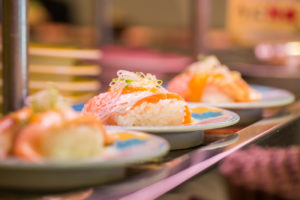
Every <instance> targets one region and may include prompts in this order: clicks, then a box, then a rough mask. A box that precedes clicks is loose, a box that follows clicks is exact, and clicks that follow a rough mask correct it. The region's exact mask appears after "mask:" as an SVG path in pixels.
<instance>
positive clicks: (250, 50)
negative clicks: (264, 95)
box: [29, 0, 300, 103]
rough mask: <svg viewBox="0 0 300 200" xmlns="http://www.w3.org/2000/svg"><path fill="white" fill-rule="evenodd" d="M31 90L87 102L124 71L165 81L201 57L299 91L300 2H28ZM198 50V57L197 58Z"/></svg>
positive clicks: (253, 79)
mask: <svg viewBox="0 0 300 200" xmlns="http://www.w3.org/2000/svg"><path fill="white" fill-rule="evenodd" d="M29 5H30V8H29V27H30V67H29V71H30V89H31V92H35V91H38V90H40V89H41V88H43V87H44V86H45V84H46V83H47V82H49V81H51V82H54V83H55V84H56V85H57V87H58V88H59V89H60V90H61V91H62V92H63V93H64V94H65V95H67V96H69V97H70V99H71V101H72V102H73V103H82V102H85V101H86V100H87V99H88V98H90V97H91V96H93V95H95V94H97V93H98V92H99V91H105V90H106V89H107V84H108V83H109V81H110V80H111V78H112V77H114V76H115V73H116V71H117V70H119V69H127V70H132V71H142V72H151V73H154V74H155V75H157V76H158V78H160V79H163V80H164V81H167V80H169V79H170V78H171V77H172V76H174V75H175V74H176V73H179V72H180V71H182V70H183V69H184V68H185V67H186V66H187V65H189V64H190V63H191V62H192V61H194V60H195V59H196V58H197V54H198V53H203V54H215V55H217V57H218V58H219V59H220V60H221V62H223V63H225V64H227V65H228V66H229V67H230V68H232V69H235V70H238V71H241V72H242V74H243V75H244V76H245V77H246V78H247V80H248V81H250V82H252V83H256V84H261V83H263V84H264V85H271V86H276V87H281V88H286V89H289V90H291V91H293V92H295V93H296V96H298V95H297V94H298V93H300V92H299V89H298V86H297V85H300V84H299V79H300V73H299V69H298V67H299V65H300V64H299V63H300V59H299V55H300V43H299V42H298V41H300V32H299V31H300V29H299V28H300V18H299V15H300V1H298V0H277V1H270V0H189V1H183V0H164V1H161V0H152V1H149V0H76V1H74V0H29ZM195 52H196V54H195Z"/></svg>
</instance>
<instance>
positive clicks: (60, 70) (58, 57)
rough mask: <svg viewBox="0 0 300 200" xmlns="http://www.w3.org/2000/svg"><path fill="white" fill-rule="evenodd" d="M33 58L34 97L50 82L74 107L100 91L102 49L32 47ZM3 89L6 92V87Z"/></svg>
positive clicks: (31, 63)
mask: <svg viewBox="0 0 300 200" xmlns="http://www.w3.org/2000/svg"><path fill="white" fill-rule="evenodd" d="M29 55H30V59H29V63H30V64H29V75H30V81H29V88H30V91H29V93H30V94H32V93H34V92H37V91H39V90H41V89H44V88H45V87H46V85H47V84H48V83H49V82H51V83H53V85H55V86H56V87H57V88H58V89H59V90H60V91H61V93H62V94H63V95H65V96H66V97H68V98H69V99H70V101H71V103H74V104H75V103H82V102H85V101H86V100H87V99H89V98H91V97H92V96H94V95H95V94H97V93H98V92H99V90H100V87H101V84H100V82H99V75H100V73H101V68H100V66H99V64H98V63H99V62H98V61H99V59H100V58H101V52H100V51H99V50H95V49H75V48H74V49H72V48H61V47H60V48H57V47H55V48H53V47H51V48H49V47H37V46H31V47H30V49H29ZM0 73H2V70H1V71H0ZM0 90H1V93H2V84H1V88H0ZM1 96H2V95H1ZM1 104H2V98H1Z"/></svg>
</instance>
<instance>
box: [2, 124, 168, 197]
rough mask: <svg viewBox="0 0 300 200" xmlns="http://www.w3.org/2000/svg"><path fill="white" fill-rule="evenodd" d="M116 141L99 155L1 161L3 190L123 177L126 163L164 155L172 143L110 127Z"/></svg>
mask: <svg viewBox="0 0 300 200" xmlns="http://www.w3.org/2000/svg"><path fill="white" fill-rule="evenodd" d="M108 134H112V135H114V137H116V138H117V139H116V140H115V142H114V143H113V144H111V145H109V146H107V147H105V148H104V150H103V152H102V153H101V155H99V157H98V158H94V159H90V160H84V161H72V162H54V161H52V162H50V161H45V162H43V163H29V162H25V161H22V160H19V159H17V158H8V159H6V160H1V161H0V177H1V179H0V187H1V188H2V189H18V190H29V191H30V190H32V191H33V190H34V191H61V190H69V189H76V188H82V187H88V186H93V185H99V184H104V183H108V182H111V181H115V180H118V179H121V178H123V177H124V176H125V168H126V166H129V165H132V164H134V163H142V162H144V161H149V160H152V159H154V158H157V157H160V156H163V155H165V154H166V153H167V152H168V150H169V144H168V142H167V141H166V140H164V139H163V138H161V137H158V136H154V135H150V134H146V133H142V132H136V131H128V130H120V129H118V130H108Z"/></svg>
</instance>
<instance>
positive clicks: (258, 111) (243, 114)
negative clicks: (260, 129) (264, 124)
mask: <svg viewBox="0 0 300 200" xmlns="http://www.w3.org/2000/svg"><path fill="white" fill-rule="evenodd" d="M251 87H252V88H253V89H255V90H256V91H258V92H260V93H261V94H262V99H261V100H260V101H256V102H233V103H205V105H210V106H216V107H220V108H225V109H229V110H231V111H233V112H235V113H237V114H238V115H239V116H240V118H241V120H240V122H239V124H238V125H239V126H245V125H249V124H251V123H253V122H255V121H257V120H258V119H260V118H261V117H262V115H263V109H266V108H276V107H282V106H285V105H288V104H290V103H292V102H293V101H295V96H294V95H293V94H292V93H291V92H289V91H287V90H283V89H278V88H273V87H267V86H259V85H251ZM203 104H204V103H196V102H189V105H191V106H201V105H203Z"/></svg>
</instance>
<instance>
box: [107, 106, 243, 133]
mask: <svg viewBox="0 0 300 200" xmlns="http://www.w3.org/2000/svg"><path fill="white" fill-rule="evenodd" d="M201 107H205V108H210V109H213V110H220V111H221V112H223V113H226V115H227V116H231V119H230V120H227V121H226V122H218V123H217V124H211V125H206V124H195V125H177V126H176V125H175V126H112V125H105V127H106V128H107V129H112V130H113V129H117V128H121V129H126V130H133V131H144V132H148V133H155V134H158V133H159V134H164V133H165V134H169V133H172V132H174V133H182V132H193V131H204V130H210V129H216V128H223V127H228V126H232V125H234V124H237V123H238V122H239V121H240V116H239V115H238V114H236V113H235V112H232V111H229V110H226V109H223V108H217V107H214V106H210V105H207V104H205V105H203V104H202V105H201Z"/></svg>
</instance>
